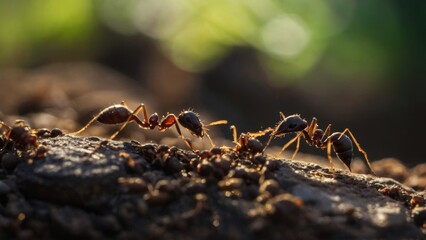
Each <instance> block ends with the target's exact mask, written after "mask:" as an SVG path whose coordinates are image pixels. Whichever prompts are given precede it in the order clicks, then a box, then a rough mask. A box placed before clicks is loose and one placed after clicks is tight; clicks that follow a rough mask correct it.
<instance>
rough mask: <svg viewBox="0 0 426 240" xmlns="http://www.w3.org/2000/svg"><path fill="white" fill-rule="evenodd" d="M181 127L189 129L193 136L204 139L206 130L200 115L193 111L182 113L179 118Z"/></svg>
mask: <svg viewBox="0 0 426 240" xmlns="http://www.w3.org/2000/svg"><path fill="white" fill-rule="evenodd" d="M178 121H179V123H180V125H182V126H183V127H184V128H186V129H188V130H189V131H190V132H191V133H192V134H194V135H196V136H198V137H203V136H204V130H203V124H201V121H200V119H199V118H198V115H197V114H196V113H194V112H192V111H184V112H181V113H180V114H179V116H178Z"/></svg>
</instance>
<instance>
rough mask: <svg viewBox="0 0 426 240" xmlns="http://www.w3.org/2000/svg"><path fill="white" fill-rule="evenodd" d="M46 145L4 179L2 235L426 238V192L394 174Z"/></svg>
mask: <svg viewBox="0 0 426 240" xmlns="http://www.w3.org/2000/svg"><path fill="white" fill-rule="evenodd" d="M40 143H41V144H43V145H45V146H46V147H47V149H48V152H47V153H46V154H45V156H43V157H40V158H37V159H30V157H29V156H21V157H20V159H19V164H18V166H17V167H16V168H15V169H14V171H11V169H7V171H6V172H5V173H4V174H5V176H4V177H2V179H1V180H0V238H1V239H8V238H14V239H22V238H31V239H59V238H61V239H62V238H65V239H75V238H84V239H158V238H161V239H196V238H200V239H258V238H261V239H401V238H402V239H422V238H424V233H423V231H424V230H425V229H424V228H425V227H426V224H425V222H426V221H425V220H424V219H425V212H426V211H425V205H426V200H425V196H426V195H425V193H424V192H418V191H415V190H413V189H411V188H409V187H406V186H404V185H402V184H400V183H399V182H397V181H396V180H393V179H390V178H380V177H374V176H371V175H364V174H353V173H350V172H347V171H340V170H336V172H335V173H334V174H333V173H332V172H331V171H330V170H329V169H328V168H322V167H320V166H318V165H316V164H312V163H305V162H299V161H290V160H285V159H279V160H278V159H271V158H269V157H261V156H259V155H257V156H251V154H241V153H235V152H232V151H230V150H229V149H227V150H226V151H225V150H221V149H220V148H214V149H212V150H211V151H200V152H197V153H194V152H192V151H189V150H182V149H179V148H176V147H174V146H165V145H156V144H152V143H147V144H141V143H138V142H136V141H130V142H123V141H106V140H104V139H101V138H95V137H89V138H86V137H72V136H67V135H64V136H56V137H54V138H45V139H41V140H40ZM12 170H13V169H12Z"/></svg>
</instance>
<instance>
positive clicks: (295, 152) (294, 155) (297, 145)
mask: <svg viewBox="0 0 426 240" xmlns="http://www.w3.org/2000/svg"><path fill="white" fill-rule="evenodd" d="M298 135H300V134H298ZM299 147H300V137H298V138H297V142H296V149H295V150H294V153H293V155H292V156H291V160H293V159H294V158H295V157H296V154H297V152H298V151H299Z"/></svg>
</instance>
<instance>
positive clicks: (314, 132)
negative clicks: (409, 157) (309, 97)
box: [263, 113, 376, 175]
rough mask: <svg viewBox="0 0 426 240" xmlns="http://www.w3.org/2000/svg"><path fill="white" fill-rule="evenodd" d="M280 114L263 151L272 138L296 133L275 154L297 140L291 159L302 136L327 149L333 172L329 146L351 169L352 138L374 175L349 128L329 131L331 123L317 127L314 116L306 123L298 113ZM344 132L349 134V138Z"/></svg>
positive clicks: (312, 143)
mask: <svg viewBox="0 0 426 240" xmlns="http://www.w3.org/2000/svg"><path fill="white" fill-rule="evenodd" d="M280 115H281V117H282V120H281V121H280V122H278V124H277V126H276V127H275V129H274V130H273V131H272V133H271V134H270V138H269V140H268V142H267V143H266V146H265V148H264V149H263V152H265V150H266V148H267V147H268V146H269V144H270V142H271V141H272V139H274V138H276V137H280V136H284V135H285V134H287V133H297V135H296V137H294V138H293V139H291V140H290V141H289V142H288V143H287V144H285V145H284V146H283V147H282V149H281V151H280V152H279V153H278V155H277V156H279V155H281V153H282V152H283V151H284V150H285V149H287V148H288V147H289V146H290V145H291V144H292V143H293V142H295V141H297V142H296V150H295V151H294V153H293V156H292V159H293V158H294V157H295V156H296V154H297V152H298V150H299V146H300V138H301V137H302V136H303V137H304V138H305V140H306V142H307V143H308V144H309V145H310V146H315V147H317V148H321V149H327V157H328V160H329V162H330V167H331V169H332V171H333V172H334V168H333V162H332V158H331V147H333V149H334V152H335V153H336V155H337V157H338V158H339V159H340V160H341V161H342V162H343V163H344V165H345V166H346V167H347V168H348V170H349V171H351V167H350V164H351V162H352V157H353V145H352V141H351V138H352V139H353V141H354V143H355V145H356V146H357V148H358V151H360V152H361V153H362V154H363V155H364V157H365V160H366V162H367V164H368V166H369V168H370V170H371V172H372V173H373V174H374V175H376V174H375V172H374V171H373V168H372V167H371V164H370V161H369V160H368V157H367V153H366V152H365V151H364V150H363V149H362V148H361V146H360V145H359V143H358V141H357V140H356V139H355V137H354V135H353V134H352V132H351V131H350V130H349V128H346V129H345V130H344V131H343V132H334V133H331V124H329V125H328V126H327V128H326V129H325V131H323V130H321V129H318V125H317V119H316V118H315V117H314V118H313V119H312V121H311V123H310V124H309V125H308V122H307V121H306V120H305V119H302V118H301V117H300V116H299V115H291V116H288V117H285V115H284V114H283V113H280ZM346 134H349V136H350V137H351V138H350V137H349V136H348V135H346Z"/></svg>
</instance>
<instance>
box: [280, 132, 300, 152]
mask: <svg viewBox="0 0 426 240" xmlns="http://www.w3.org/2000/svg"><path fill="white" fill-rule="evenodd" d="M298 138H300V133H298V134H297V135H296V137H294V138H293V139H291V140H290V141H289V142H288V143H287V144H286V145H284V146H283V148H281V151H280V152H279V153H278V154H277V156H276V158H277V157H279V156H280V155H281V153H283V152H284V150H286V149H287V148H288V147H289V146H290V145H291V144H292V143H294V141H296V140H297V139H298Z"/></svg>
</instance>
